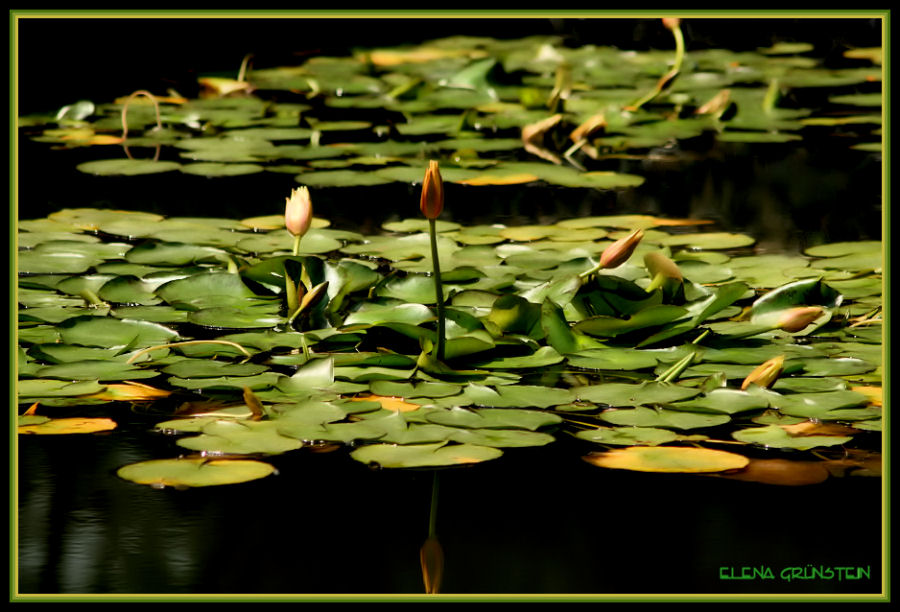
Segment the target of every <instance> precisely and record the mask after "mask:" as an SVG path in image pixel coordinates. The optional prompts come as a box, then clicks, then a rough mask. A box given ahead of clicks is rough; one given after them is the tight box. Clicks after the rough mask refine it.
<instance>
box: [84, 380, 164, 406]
mask: <svg viewBox="0 0 900 612" xmlns="http://www.w3.org/2000/svg"><path fill="white" fill-rule="evenodd" d="M170 395H172V392H171V391H166V390H164V389H157V388H156V387H151V386H150V385H143V384H141V383H136V382H123V383H112V384H108V385H106V388H105V389H104V390H103V391H100V392H99V393H94V394H93V395H89V396H88V397H90V398H93V399H102V400H109V401H113V402H142V401H153V400H156V399H160V398H163V397H168V396H170Z"/></svg>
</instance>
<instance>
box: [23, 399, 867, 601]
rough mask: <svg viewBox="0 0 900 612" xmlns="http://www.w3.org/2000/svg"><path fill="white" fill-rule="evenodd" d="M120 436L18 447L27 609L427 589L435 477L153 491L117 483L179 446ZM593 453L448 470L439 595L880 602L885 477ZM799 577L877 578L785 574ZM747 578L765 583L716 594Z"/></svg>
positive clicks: (286, 473)
mask: <svg viewBox="0 0 900 612" xmlns="http://www.w3.org/2000/svg"><path fill="white" fill-rule="evenodd" d="M123 410H125V411H127V410H128V409H127V408H123ZM118 420H120V421H121V429H120V430H117V431H116V432H115V433H113V434H110V435H106V436H57V437H54V436H45V437H41V436H23V437H21V439H20V442H19V515H18V516H19V537H20V540H19V590H20V592H21V593H95V594H96V593H106V594H123V593H143V594H148V593H174V594H188V593H209V594H214V593H218V594H222V593H251V594H255V593H259V594H278V593H283V594H309V593H346V594H353V593H364V594H391V593H422V578H421V572H420V568H419V559H418V550H419V547H420V546H421V544H422V542H423V541H424V539H425V537H426V535H427V529H428V513H429V503H430V495H431V485H432V472H431V471H427V470H425V471H413V472H405V471H393V470H373V469H370V468H368V467H366V466H364V465H362V464H360V463H357V462H355V461H353V460H352V459H350V458H349V457H348V456H347V455H346V453H345V452H344V451H342V450H339V451H336V452H333V453H327V454H315V453H310V452H306V451H298V452H294V453H289V454H287V455H283V456H280V457H274V458H272V462H273V463H274V464H275V465H276V466H277V467H278V469H279V473H278V474H277V475H274V476H271V477H268V478H265V479H263V480H260V481H256V482H252V483H246V484H242V485H230V486H222V487H211V488H208V489H204V488H199V489H189V490H184V491H176V490H172V489H166V490H153V489H151V488H149V487H144V486H139V485H135V484H133V483H129V482H126V481H123V480H121V479H119V478H118V477H117V476H116V475H115V474H114V471H115V470H116V469H117V468H119V467H121V466H122V465H124V464H126V463H131V462H135V461H141V460H145V459H153V458H159V457H169V456H175V455H176V454H178V447H176V446H175V445H174V442H173V439H171V438H168V437H166V436H163V435H159V434H154V433H150V432H149V431H148V429H149V428H150V427H152V425H153V423H154V421H153V420H148V419H143V418H140V417H137V416H135V415H129V414H127V413H126V414H123V415H120V417H119V418H118ZM585 450H586V447H584V446H581V445H578V444H575V443H574V441H568V442H567V441H562V442H558V443H555V444H553V445H551V446H549V447H545V448H540V449H522V450H515V451H511V452H508V453H507V455H506V456H504V457H502V458H501V459H499V460H497V461H494V462H488V463H486V464H483V465H480V466H477V467H471V468H463V469H449V470H441V471H440V475H439V479H440V480H439V483H440V487H439V503H438V511H437V534H438V537H439V539H440V541H441V543H442V546H443V549H444V553H445V559H446V566H445V574H444V581H443V589H442V592H443V593H447V594H453V593H573V594H574V593H586V594H591V593H599V594H602V593H762V592H773V593H866V592H869V593H871V592H880V590H881V585H880V575H881V536H880V532H881V524H880V520H879V517H880V510H881V502H880V486H881V481H880V479H872V478H860V477H847V478H843V479H832V480H830V481H826V482H825V483H823V484H820V485H813V486H807V487H796V488H790V487H776V486H766V485H756V484H751V483H742V482H733V481H726V480H722V479H717V478H712V477H701V476H682V475H678V476H659V475H649V474H647V475H645V474H634V473H619V472H617V471H615V470H603V469H600V468H596V467H594V466H591V465H589V464H587V463H586V462H584V461H582V460H581V458H580V456H581V455H582V454H584V451H585ZM808 565H809V566H813V567H817V568H818V567H820V566H825V567H838V566H840V567H847V566H852V567H863V568H868V569H869V571H870V572H871V573H870V576H871V577H870V578H869V579H860V580H854V581H846V580H845V581H838V580H837V579H833V580H822V579H819V580H808V581H803V582H798V581H793V582H788V581H785V580H782V579H781V578H780V573H781V571H782V570H783V569H784V568H786V567H796V566H800V567H806V566H808ZM742 567H751V568H755V569H757V570H759V571H762V570H760V569H759V568H764V567H768V568H770V571H771V572H773V575H774V579H761V578H760V579H757V580H723V579H722V578H720V572H722V571H726V572H729V571H732V572H733V571H738V572H739V571H741V570H740V568H742ZM722 568H736V569H734V570H729V569H726V570H722Z"/></svg>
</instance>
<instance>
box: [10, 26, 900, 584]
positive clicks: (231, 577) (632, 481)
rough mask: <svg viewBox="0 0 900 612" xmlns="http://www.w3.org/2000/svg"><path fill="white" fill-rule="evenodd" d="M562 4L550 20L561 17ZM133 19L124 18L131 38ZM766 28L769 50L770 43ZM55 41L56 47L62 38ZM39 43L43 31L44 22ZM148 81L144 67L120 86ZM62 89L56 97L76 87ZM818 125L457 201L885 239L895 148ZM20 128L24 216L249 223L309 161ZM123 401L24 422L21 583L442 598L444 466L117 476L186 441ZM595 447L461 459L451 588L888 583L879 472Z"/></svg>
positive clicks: (293, 464)
mask: <svg viewBox="0 0 900 612" xmlns="http://www.w3.org/2000/svg"><path fill="white" fill-rule="evenodd" d="M826 21H828V20H826ZM540 22H541V24H542V26H541V27H546V28H548V29H549V30H550V31H551V32H550V33H552V31H553V30H554V28H556V27H557V25H556V24H554V23H551V22H549V21H548V22H547V23H545V22H544V21H543V20H540ZM51 25H52V24H51ZM445 25H446V24H445ZM708 25H709V24H704V26H701V25H697V26H694V27H695V30H694V32H693V33H694V40H705V39H704V32H706V36H707V38H709V37H711V36H712V35H711V34H709V32H710V30H704V29H703V28H704V27H705V26H708ZM788 25H789V24H786V25H785V26H784V27H785V28H787V27H788ZM828 25H829V27H832V28H834V27H837V26H836V25H835V24H834V22H832V21H829V24H828ZM851 25H852V27H849V26H848V27H847V28H846V30H845V36H846V39H854V38H855V40H853V42H855V43H856V44H861V43H860V39H864V38H865V36H863V35H870V34H871V31H870V30H871V27H872V24H871V23H868V22H867V23H860V22H854V23H853V24H851ZM29 27H36V26H35V25H34V24H32V25H30V26H29ZM47 27H50V26H47ZM448 27H449V25H448ZM590 27H595V28H596V27H599V24H598V23H596V22H589V21H588V22H584V23H579V24H576V27H573V28H571V29H570V30H569V31H570V32H571V33H572V35H573V36H575V37H576V38H577V37H584V36H587V35H589V34H591V35H594V34H597V31H589V29H590ZM45 31H46V30H45ZM148 31H149V28H148ZM179 31H180V30H179ZM253 31H254V32H256V34H255V36H258V35H259V34H258V31H257V30H253ZM648 31H649V30H644V32H645V34H646V32H648ZM23 32H24V30H23ZM38 32H39V31H35V32H34V33H33V34H37V33H38ZM124 32H125V30H121V29H117V28H114V27H110V28H109V29H108V30H107V33H108V34H110V35H112V36H119V37H121V36H124ZM433 32H434V34H435V36H437V35H442V34H441V32H440V31H439V30H438V29H434V30H433ZM745 34H746V37H747V44H748V46H751V47H752V45H754V44H771V42H772V40H768V41H760V40H758V39H757V38H758V37H757V38H754V37H753V36H751V34H750V33H749V31H748V32H745ZM647 36H648V37H649V34H647ZM801 38H802V37H801ZM46 40H49V41H51V42H49V43H48V44H51V45H55V44H58V42H56V41H58V40H59V39H58V38H54V37H52V36H49V37H48V38H47V39H46ZM823 40H826V41H827V40H829V39H828V38H827V36H824V37H823ZM840 40H842V39H840V38H838V37H835V38H834V39H833V45H832V46H833V49H831V50H832V51H835V50H837V51H840V49H841V44H839V41H840ZM581 42H582V44H583V43H584V41H583V40H582V41H581ZM643 42H644V43H648V42H649V43H650V44H652V42H653V41H652V40H644V41H643ZM28 44H29V45H32V47H33V45H35V44H36V39H35V37H34V36H31V38H29V39H28ZM93 44H95V43H88V50H87V53H88V57H89V55H90V54H89V51H90V48H91V46H90V45H93ZM668 44H669V43H668V42H666V41H663V42H661V43H660V44H659V46H660V47H662V48H666V47H667V46H668ZM827 46H828V45H827V44H826V45H824V47H827ZM32 47H27V48H28V49H31V48H32ZM820 47H822V45H820ZM136 53H137V55H136V56H135V57H136V58H142V57H146V55H144V54H143V53H144V52H137V51H136ZM166 53H168V51H167V52H165V53H162V55H161V56H160V57H159V58H158V59H160V61H161V60H163V59H165V57H166ZM241 56H242V54H241ZM241 56H238V57H236V58H235V59H234V64H235V65H237V64H238V63H239V62H240V57H241ZM61 61H65V58H64V57H63V59H61ZM139 66H140V65H139ZM148 70H149V68H148ZM195 76H196V74H195V73H188V75H187V77H183V78H186V79H187V78H194V77H195ZM125 80H127V79H125ZM63 82H65V81H63ZM126 85H127V86H126ZM97 86H98V87H99V85H97ZM143 87H146V84H143V83H142V84H139V85H136V86H135V87H131V85H130V84H127V83H124V84H123V85H122V91H116V92H114V93H112V95H111V96H106V97H104V99H106V98H110V97H112V96H113V95H121V94H122V93H128V92H129V91H131V90H133V89H137V88H143ZM37 91H38V92H41V91H46V87H45V88H44V89H43V90H42V89H38V90H37ZM53 93H55V94H59V90H56V91H55V92H53ZM72 94H73V96H74V94H75V90H74V89H73V90H72ZM35 95H36V94H35V90H33V89H32V90H29V92H27V94H23V96H25V99H26V100H28V101H30V102H31V103H32V105H33V106H39V105H40V104H41V103H42V102H44V101H45V100H46V98H41V99H37V98H36V97H35ZM64 98H65V99H60V100H58V101H59V104H57V105H55V106H54V108H55V107H56V106H59V105H61V104H64V103H68V102H71V101H74V100H73V99H72V100H70V99H68V97H64ZM74 99H77V98H74ZM807 136H808V137H811V138H810V139H808V140H807V145H808V146H805V147H797V146H793V145H723V146H717V145H715V144H714V143H711V142H709V140H707V139H700V140H697V141H693V142H689V143H682V147H681V148H680V149H678V150H675V151H661V152H660V153H661V154H660V155H659V156H657V158H656V159H655V160H654V161H646V160H645V161H643V162H641V161H621V162H618V163H619V165H618V167H607V168H605V169H609V170H619V171H623V172H635V173H638V174H643V175H645V176H647V177H648V180H647V182H646V183H645V184H644V185H642V186H641V187H639V188H637V189H633V190H627V191H624V192H592V191H580V190H563V189H547V188H528V187H526V188H522V187H519V186H517V187H509V188H505V187H503V188H500V187H498V188H495V189H484V188H480V189H477V190H476V189H470V188H468V189H467V188H466V187H465V186H461V185H452V184H448V185H447V191H446V198H447V207H446V209H445V217H446V218H448V219H450V220H454V221H459V222H463V223H494V222H497V221H502V222H506V223H511V224H512V223H541V222H552V221H553V220H556V219H559V218H568V217H578V216H586V215H605V214H631V213H646V214H661V215H666V216H675V217H687V216H692V217H699V218H709V219H713V220H715V221H717V223H718V224H719V225H718V229H725V230H728V231H739V232H748V233H751V234H752V235H754V236H755V237H757V238H758V240H759V243H758V244H759V249H760V250H761V251H763V252H781V251H789V252H795V251H797V250H801V249H803V248H805V247H807V246H810V245H813V244H820V243H823V242H831V241H838V240H859V239H880V238H881V234H882V195H881V159H880V157H879V156H878V155H875V154H872V153H865V152H861V151H854V150H851V149H849V148H848V147H847V146H846V143H833V142H829V143H820V142H818V141H816V140H815V133H814V131H813V132H812V133H809V134H807ZM850 136H851V137H852V134H851V135H850ZM19 144H20V147H21V148H20V151H19V171H20V175H19V181H20V182H19V193H18V196H19V199H18V216H19V218H22V219H28V218H38V217H43V216H45V215H47V214H48V213H50V212H52V211H54V210H58V209H60V208H75V207H82V206H88V207H101V208H102V207H110V208H119V209H130V210H146V211H153V212H159V213H162V214H169V215H173V214H178V215H190V216H204V215H214V216H226V217H235V218H240V217H246V216H254V215H261V214H277V213H279V212H280V211H281V210H283V206H284V197H285V196H286V195H287V194H288V193H289V192H290V190H291V189H292V188H293V187H295V186H296V183H295V182H294V180H293V177H291V176H287V175H281V174H271V173H265V174H262V175H257V176H250V177H236V178H216V179H206V178H203V177H195V176H186V175H181V174H178V173H173V174H171V175H165V176H164V179H160V178H159V177H156V176H154V177H123V178H119V177H92V176H88V175H85V174H82V173H79V172H78V171H76V170H74V165H75V163H78V162H80V161H84V160H85V159H89V158H91V156H95V157H97V156H99V157H108V156H109V152H108V151H102V152H98V151H86V150H75V151H61V150H52V151H51V150H49V149H48V147H47V146H46V145H45V144H36V143H31V142H29V141H27V140H22V141H21V142H20V143H19ZM147 156H148V157H150V156H152V152H149V153H147ZM47 177H52V180H48V178H47ZM417 199H418V195H417V193H416V192H415V190H413V189H412V188H407V187H405V186H397V185H388V186H383V187H376V188H365V189H356V188H345V189H323V190H317V191H316V193H315V206H316V211H317V214H321V215H322V216H325V217H327V218H329V219H330V220H332V222H333V224H334V227H339V228H347V229H353V230H355V231H360V232H374V231H376V230H377V228H378V227H379V226H380V224H381V223H382V222H383V221H385V220H390V219H393V218H404V217H408V216H414V215H416V214H417V212H418V211H417ZM98 410H99V411H102V412H103V416H107V412H106V410H105V409H102V410H101V409H98ZM113 417H114V418H116V420H117V421H118V422H119V429H117V430H116V431H115V432H112V433H110V434H106V435H90V436H46V437H41V436H21V437H20V439H19V441H18V457H17V467H18V474H17V478H18V480H17V483H16V484H17V486H18V491H17V494H18V508H17V512H16V520H17V522H16V525H15V527H16V529H17V533H16V535H17V537H18V542H17V546H18V548H17V549H16V552H17V553H18V567H17V571H18V575H17V580H18V582H17V584H16V585H14V588H13V590H14V591H17V592H19V593H23V594H31V593H40V594H53V593H89V594H128V593H134V594H152V593H174V594H191V593H209V594H223V593H258V594H275V593H284V594H305V593H368V594H380V593H384V594H394V593H422V590H423V588H422V578H421V572H420V568H419V560H418V551H419V547H420V546H421V544H422V542H423V541H424V539H425V537H426V535H427V528H428V512H429V500H430V495H431V485H432V472H430V471H418V472H417V471H413V472H406V471H391V470H383V471H375V470H372V469H369V468H368V467H366V466H363V465H361V464H359V463H357V462H355V461H353V460H352V459H350V458H349V457H348V456H347V454H346V451H345V450H338V451H336V452H333V453H328V454H315V453H312V452H307V451H306V450H301V451H297V452H292V453H288V454H285V455H282V456H278V457H274V458H272V459H271V462H272V463H274V464H275V465H276V466H277V467H278V469H279V474H278V475H276V476H272V477H268V478H266V479H263V480H261V481H257V482H252V483H247V484H242V485H233V486H224V487H211V488H208V489H203V488H200V489H190V490H184V491H176V490H171V489H166V490H153V489H150V488H148V487H143V486H139V485H136V484H133V483H129V482H126V481H123V480H121V479H119V478H118V477H117V476H116V475H115V470H116V469H118V468H119V467H121V466H123V465H125V464H129V463H134V462H137V461H142V460H146V459H157V458H166V457H173V456H176V455H177V454H178V453H179V447H177V446H175V444H174V439H172V438H168V437H165V436H162V435H158V434H154V433H151V432H150V431H149V430H150V429H151V428H152V426H153V425H154V424H155V423H156V422H157V421H158V420H159V419H156V418H150V417H149V416H141V415H137V414H133V413H131V412H129V409H128V408H127V407H123V408H122V412H121V413H117V414H115V415H113ZM586 450H589V449H586V448H585V447H583V446H581V445H580V444H577V443H576V442H575V441H573V440H567V439H563V440H561V441H559V442H557V443H555V444H553V445H551V446H549V447H544V448H539V449H514V450H511V451H509V452H508V453H506V455H505V456H504V457H502V458H501V459H499V460H497V461H493V462H488V463H486V464H483V465H479V466H476V467H472V468H466V469H452V470H442V471H441V472H440V502H439V507H438V522H437V533H438V537H439V539H440V541H441V543H442V546H443V549H444V552H445V557H446V569H445V574H444V580H443V587H442V592H444V593H476V594H477V593H535V594H538V593H599V594H602V593H639V594H643V593H789V594H793V593H878V592H881V589H882V585H881V583H880V578H881V570H882V567H881V559H882V543H883V537H882V535H883V534H882V524H881V513H882V491H881V485H882V483H881V480H880V479H872V478H843V479H837V478H833V479H831V480H829V481H827V482H825V483H823V484H820V485H814V486H807V487H797V488H788V487H775V486H766V485H757V484H752V483H742V482H732V481H727V480H723V479H717V478H712V477H700V476H664V475H662V476H661V475H649V474H647V475H645V474H635V473H620V472H617V471H615V470H603V469H600V468H597V467H594V466H591V465H589V464H587V463H585V462H584V461H582V460H581V458H580V457H581V455H583V454H584V452H585V451H586ZM797 566H802V567H804V568H806V567H807V566H811V567H813V568H820V567H854V568H855V567H861V568H866V569H868V570H869V572H870V578H868V579H866V578H863V579H860V580H852V581H850V580H842V581H838V580H837V579H836V578H834V579H831V580H824V579H818V580H806V581H791V582H788V581H785V580H782V579H780V572H781V571H782V570H783V568H786V567H797ZM722 568H726V569H725V570H724V571H725V572H726V574H728V572H729V571H731V572H740V571H741V568H751V570H756V571H759V572H760V573H763V572H764V569H765V568H769V570H770V571H771V572H773V574H774V578H773V579H767V578H757V579H753V580H725V579H722V577H721V572H723V569H722ZM729 568H731V569H729Z"/></svg>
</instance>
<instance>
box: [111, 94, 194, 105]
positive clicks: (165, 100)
mask: <svg viewBox="0 0 900 612" xmlns="http://www.w3.org/2000/svg"><path fill="white" fill-rule="evenodd" d="M153 97H154V98H156V101H157V102H159V103H161V104H186V103H187V101H188V99H187V98H182V97H181V96H153ZM129 98H131V96H130V95H129V96H122V97H121V98H116V99H115V103H116V104H125V102H128V99H129ZM131 104H143V105H146V106H151V105H152V104H153V102H152V101H151V100H148V99H146V98H134V99H133V100H132V101H131Z"/></svg>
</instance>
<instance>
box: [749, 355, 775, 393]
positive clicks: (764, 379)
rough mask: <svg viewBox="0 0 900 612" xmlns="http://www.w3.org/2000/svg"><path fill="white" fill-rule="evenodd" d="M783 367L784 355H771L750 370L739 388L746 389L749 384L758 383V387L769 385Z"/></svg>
mask: <svg viewBox="0 0 900 612" xmlns="http://www.w3.org/2000/svg"><path fill="white" fill-rule="evenodd" d="M783 368H784V355H779V356H778V357H773V358H772V359H769V360H768V361H767V362H765V363H763V364H762V365H761V366H759V367H758V368H756V369H755V370H753V371H752V372H750V374H749V375H748V376H747V378H745V379H744V382H743V383H742V384H741V390H744V389H746V388H747V387H749V386H750V385H759V386H760V387H771V386H772V383H774V382H775V379H776V378H778V375H779V374H781V370H782V369H783Z"/></svg>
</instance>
